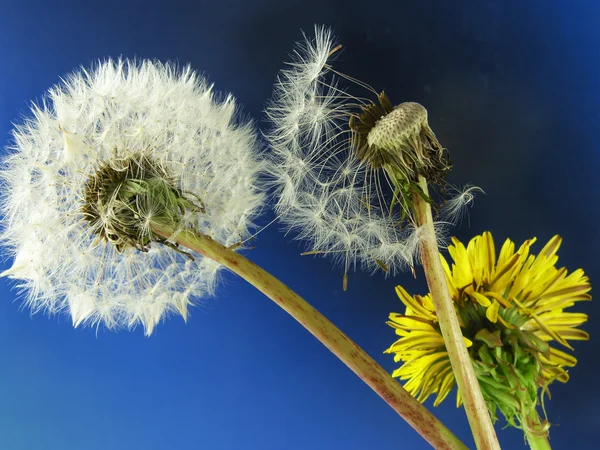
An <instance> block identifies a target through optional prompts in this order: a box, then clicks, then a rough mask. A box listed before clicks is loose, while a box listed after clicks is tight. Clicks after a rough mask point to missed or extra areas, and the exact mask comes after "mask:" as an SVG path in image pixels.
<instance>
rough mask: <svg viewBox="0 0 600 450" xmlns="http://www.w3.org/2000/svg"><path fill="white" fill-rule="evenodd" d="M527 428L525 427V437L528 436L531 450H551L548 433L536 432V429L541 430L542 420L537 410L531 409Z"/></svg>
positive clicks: (545, 431) (544, 431)
mask: <svg viewBox="0 0 600 450" xmlns="http://www.w3.org/2000/svg"><path fill="white" fill-rule="evenodd" d="M527 422H528V423H527V426H525V427H523V429H524V431H525V436H527V443H528V444H529V448H531V450H551V448H552V447H550V442H549V441H548V431H547V430H543V431H541V432H536V429H540V428H542V427H541V420H540V416H539V415H538V413H537V411H536V410H535V408H532V409H531V412H530V413H529V417H528V418H527Z"/></svg>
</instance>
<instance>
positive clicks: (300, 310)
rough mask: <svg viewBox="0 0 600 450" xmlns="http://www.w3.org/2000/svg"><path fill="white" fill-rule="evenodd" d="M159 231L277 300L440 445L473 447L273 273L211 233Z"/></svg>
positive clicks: (433, 441)
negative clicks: (222, 266)
mask: <svg viewBox="0 0 600 450" xmlns="http://www.w3.org/2000/svg"><path fill="white" fill-rule="evenodd" d="M153 231H154V232H155V233H157V234H159V235H160V236H162V237H164V238H167V239H170V240H172V241H174V242H177V243H178V244H179V245H182V246H184V247H187V248H189V249H191V250H194V251H196V252H198V253H199V254H201V255H203V256H205V257H207V258H210V259H212V260H214V261H216V262H218V263H220V264H222V265H224V266H225V267H227V268H228V269H230V270H231V271H232V272H234V273H236V274H237V275H239V276H241V277H242V278H244V279H245V280H246V281H248V282H249V283H250V284H252V285H253V286H254V287H256V288H257V289H258V290H259V291H261V292H262V293H263V294H265V295H266V296H267V297H269V298H270V299H271V300H273V301H274V302H275V303H277V304H278V305H279V306H280V307H281V308H283V309H284V310H285V311H286V312H287V313H288V314H290V315H291V316H292V317H293V318H294V319H296V320H297V321H298V322H300V324H302V326H304V328H306V329H307V330H308V331H310V332H311V333H312V334H313V336H315V337H316V338H317V339H318V340H319V341H321V342H322V343H323V344H324V345H325V346H326V347H327V348H328V349H329V350H331V351H332V352H333V353H334V354H335V355H336V356H337V357H338V358H339V359H341V360H342V361H343V362H344V363H345V364H346V365H347V366H348V367H349V368H350V369H352V371H353V372H354V373H356V374H357V375H358V376H359V377H360V378H361V379H362V380H363V381H364V382H365V383H367V385H369V387H371V389H373V390H374V391H375V392H376V393H377V394H379V396H380V397H381V398H383V399H384V400H385V401H386V402H387V403H388V405H390V406H391V407H392V408H393V409H394V410H395V411H396V412H397V413H398V414H399V415H400V416H401V417H402V418H404V420H406V421H407V422H408V423H409V424H410V425H411V426H412V427H413V428H414V429H415V430H416V431H417V432H418V433H419V434H420V435H421V436H423V437H424V438H425V440H427V442H429V443H430V444H431V445H432V446H433V447H434V448H436V449H466V448H467V447H466V446H465V445H464V444H463V443H462V442H461V441H460V440H459V439H458V438H457V437H456V436H455V435H454V434H452V432H451V431H450V430H448V429H447V428H446V427H445V426H444V425H443V424H442V423H441V422H440V421H439V420H438V419H437V418H436V417H435V416H434V415H433V414H431V413H430V412H429V411H428V410H427V409H426V408H425V407H424V406H423V405H421V404H420V403H419V402H418V401H416V400H415V399H414V398H413V397H412V396H411V395H410V394H409V393H408V392H407V391H406V390H405V389H404V388H403V387H402V386H401V385H400V384H399V383H397V382H396V381H395V380H394V379H393V378H392V377H391V376H390V375H389V374H388V373H387V372H386V371H385V370H384V369H383V367H381V366H380V365H379V364H377V363H376V362H375V361H374V360H373V359H372V358H371V357H370V356H369V355H368V354H367V353H365V351H364V350H362V349H361V348H360V347H359V346H358V345H356V344H355V343H354V342H353V341H352V340H350V338H348V336H346V335H345V334H344V333H342V332H341V331H340V330H339V329H338V328H337V327H336V326H335V325H333V324H332V323H331V322H330V321H329V320H327V319H326V318H325V317H324V316H323V315H322V314H321V313H319V312H318V311H317V310H316V309H315V308H313V307H312V306H311V305H310V304H308V303H307V302H306V301H305V300H304V299H302V298H301V297H300V296H299V295H298V294H296V293H295V292H294V291H292V290H291V289H290V288H289V287H287V286H286V285H285V284H283V283H282V282H281V281H279V280H278V279H277V278H275V277H274V276H273V275H271V274H269V273H268V272H266V271H265V270H264V269H262V268H260V267H259V266H257V265H256V264H254V263H253V262H251V261H249V260H248V259H246V258H244V257H243V256H242V255H240V254H238V253H236V252H234V251H233V250H230V249H228V248H227V247H224V246H223V245H221V244H219V243H218V242H216V241H214V240H213V239H211V238H210V237H207V236H204V235H201V234H199V233H196V232H194V231H191V230H184V231H180V232H178V233H177V234H174V231H173V229H170V228H169V227H164V226H163V227H159V226H154V227H153Z"/></svg>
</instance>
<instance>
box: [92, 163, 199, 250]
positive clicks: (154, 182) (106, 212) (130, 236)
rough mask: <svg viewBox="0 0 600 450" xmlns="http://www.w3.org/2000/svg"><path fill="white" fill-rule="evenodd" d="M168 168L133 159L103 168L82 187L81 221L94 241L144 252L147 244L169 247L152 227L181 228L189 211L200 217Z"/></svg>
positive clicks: (195, 205)
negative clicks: (82, 218)
mask: <svg viewBox="0 0 600 450" xmlns="http://www.w3.org/2000/svg"><path fill="white" fill-rule="evenodd" d="M177 184H178V183H177V181H176V180H175V178H174V177H173V176H171V175H170V174H169V171H168V170H167V168H166V167H165V166H164V165H162V164H159V163H158V162H156V161H154V160H153V159H152V158H150V157H149V156H147V155H143V154H141V153H140V154H134V155H132V156H129V157H127V158H124V159H118V158H115V159H111V160H110V161H108V162H104V163H102V164H101V165H100V166H99V167H98V168H97V170H96V171H95V172H94V173H93V174H92V175H90V177H89V178H88V180H87V182H86V184H85V187H84V204H83V207H82V211H83V215H84V218H85V220H86V221H87V222H88V224H89V226H90V227H91V228H92V230H93V232H94V233H95V234H96V235H97V237H98V239H100V240H104V241H106V242H109V243H111V244H113V245H114V246H115V247H116V249H117V251H118V252H119V253H121V252H123V251H124V250H125V249H127V248H136V249H138V250H140V251H144V252H145V251H148V249H149V248H150V243H151V242H153V241H155V242H161V243H164V244H166V243H167V242H166V241H165V240H164V239H163V238H161V237H160V236H158V235H157V234H155V233H154V232H153V230H152V226H153V225H161V224H162V225H180V224H181V222H182V219H183V216H184V214H185V212H186V211H187V210H190V211H193V212H204V208H203V206H202V203H201V201H200V199H197V201H198V202H199V203H200V204H199V205H197V204H195V203H193V202H192V201H191V200H189V199H188V198H187V197H186V196H185V195H184V193H183V192H182V191H181V189H179V188H178V187H177Z"/></svg>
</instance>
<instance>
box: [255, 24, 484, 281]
mask: <svg viewBox="0 0 600 450" xmlns="http://www.w3.org/2000/svg"><path fill="white" fill-rule="evenodd" d="M338 49H339V47H336V46H335V44H334V41H333V38H332V35H331V32H330V31H329V30H327V29H324V28H320V27H317V28H316V36H315V38H314V40H309V39H307V40H306V41H305V42H303V43H301V44H300V45H299V47H298V49H297V50H296V52H295V53H294V61H293V62H292V63H291V68H289V69H286V70H283V71H282V72H281V73H280V75H279V78H278V82H277V84H276V87H275V93H274V96H273V100H272V102H271V106H270V107H269V108H268V110H267V114H268V116H269V118H270V120H271V122H272V124H273V129H272V130H271V131H270V133H268V136H267V137H268V139H269V142H270V144H271V147H272V150H273V151H272V155H273V157H272V165H271V166H270V172H271V176H272V179H273V184H274V186H275V188H276V189H277V204H276V209H277V211H278V212H279V214H280V217H281V220H282V222H283V223H285V224H287V225H288V227H289V229H290V230H296V231H298V238H299V239H302V240H306V241H308V243H309V249H308V250H309V251H308V252H307V253H311V254H320V255H328V256H331V257H332V258H333V259H334V260H335V261H336V262H342V263H343V265H344V268H345V272H346V273H347V272H348V270H350V269H351V268H355V267H356V265H357V264H359V263H360V264H361V265H362V267H363V268H365V269H367V270H377V269H383V270H384V271H386V272H389V273H391V274H395V273H396V272H397V271H399V270H402V269H404V268H407V267H409V268H412V267H413V266H414V265H415V259H416V256H417V254H418V242H419V238H420V235H421V236H422V235H423V234H424V233H425V228H423V227H421V226H420V224H419V223H418V221H417V218H416V217H415V214H414V211H413V207H412V195H413V192H416V193H417V194H418V195H420V196H421V197H423V198H425V199H427V200H428V201H429V202H432V200H431V198H430V197H429V195H428V194H425V193H424V191H423V190H422V188H421V187H420V186H419V176H420V175H423V176H425V177H426V178H427V180H428V181H429V182H430V183H433V184H434V185H435V186H440V188H444V189H445V188H446V187H450V186H449V185H447V184H446V183H445V182H444V180H443V175H444V174H445V173H446V172H447V171H448V170H449V169H450V167H451V165H450V161H449V157H448V154H447V151H446V150H445V149H444V148H443V147H442V146H441V144H440V143H439V141H438V140H437V138H436V137H435V134H434V133H433V131H432V130H431V128H430V127H429V125H428V122H427V110H426V109H425V108H424V107H423V106H421V105H419V104H418V103H412V102H407V103H402V104H401V105H399V106H397V107H395V108H394V107H393V106H392V103H391V101H390V99H389V98H388V97H387V95H386V94H385V93H383V92H382V93H377V92H376V91H374V90H373V89H372V88H370V87H368V86H366V85H365V84H364V83H362V82H359V81H357V80H354V79H352V78H350V77H349V76H347V75H343V74H340V73H339V72H337V71H335V70H334V68H333V67H332V66H331V65H330V64H329V60H330V59H331V58H332V56H333V55H335V54H336V53H337V51H338ZM341 80H350V81H351V82H353V83H354V84H358V85H359V86H360V87H362V88H365V89H364V90H366V91H367V94H369V95H372V96H373V97H374V98H376V99H377V101H376V102H374V101H372V100H370V99H366V98H362V97H356V96H354V95H352V94H350V93H349V92H347V91H346V90H344V89H343V88H341V87H340V86H339V82H340V81H341ZM477 189H478V188H473V187H471V188H469V189H468V190H467V191H466V192H465V193H463V192H461V191H460V190H459V191H457V194H458V195H456V196H455V197H453V198H451V199H449V200H451V201H450V202H442V204H440V205H439V206H440V208H441V210H442V212H441V215H440V218H443V219H444V220H443V221H440V222H438V223H436V228H439V229H442V228H445V225H446V222H447V221H448V220H450V221H453V220H455V218H457V217H459V216H460V214H461V210H463V208H464V206H466V205H467V204H469V203H470V202H471V201H472V199H473V193H474V191H475V190H477ZM438 239H440V240H441V241H443V233H438Z"/></svg>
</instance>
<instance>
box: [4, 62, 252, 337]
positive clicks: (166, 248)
mask: <svg viewBox="0 0 600 450" xmlns="http://www.w3.org/2000/svg"><path fill="white" fill-rule="evenodd" d="M235 111H236V104H235V101H234V99H233V97H231V96H226V97H225V98H224V100H223V101H222V102H219V101H217V100H216V96H215V94H214V93H213V88H212V86H211V85H209V84H207V82H206V80H204V79H202V78H201V77H199V76H198V75H197V74H195V73H194V72H193V71H192V70H191V69H190V68H189V67H185V68H183V69H182V70H178V69H177V68H176V67H175V66H173V65H171V64H160V63H158V62H150V61H142V62H134V61H128V60H118V61H113V60H106V61H104V62H101V63H99V64H98V65H97V66H96V67H95V68H94V69H93V70H91V71H88V70H83V69H82V70H80V71H78V72H76V73H73V74H71V75H70V76H68V77H67V78H66V79H65V80H64V81H63V82H62V83H61V84H60V85H57V86H54V87H53V88H51V89H50V90H49V92H48V94H47V96H46V97H45V98H44V100H43V102H42V104H41V105H39V106H37V105H34V106H33V107H32V116H31V117H30V118H28V119H26V120H25V121H24V122H23V123H22V124H21V125H18V126H17V127H16V129H15V131H14V143H13V145H12V146H11V147H10V148H9V149H8V150H9V154H8V156H6V157H5V160H4V168H3V169H2V172H1V174H0V176H1V178H2V180H3V184H4V195H3V199H2V213H3V215H4V228H3V230H2V234H1V239H2V241H3V243H4V244H5V246H6V247H7V248H8V249H9V251H10V252H11V253H12V254H13V256H14V263H13V265H12V267H11V268H10V269H8V270H6V271H4V272H3V273H2V275H4V276H8V277H11V278H14V279H16V280H18V284H17V286H18V288H19V289H21V290H22V291H23V292H24V293H25V303H26V305H27V306H29V307H30V308H31V310H32V311H33V312H38V311H45V312H48V313H51V314H54V313H60V312H67V313H69V314H70V315H71V317H72V320H73V324H74V325H75V326H77V325H80V324H90V325H99V324H103V325H105V326H106V327H108V328H116V327H129V328H132V327H135V326H136V325H138V324H141V325H143V327H144V329H145V332H146V334H148V335H149V334H151V333H152V331H153V329H154V327H155V325H156V324H157V323H159V322H160V321H161V320H162V319H163V318H164V317H165V316H166V315H168V314H169V313H176V314H180V315H181V316H183V318H184V319H185V318H186V317H187V314H188V307H189V305H190V304H191V303H193V302H194V301H195V299H198V298H200V297H202V296H205V295H208V294H210V293H211V292H212V291H213V290H214V288H215V283H216V277H217V272H218V270H219V268H220V266H219V265H218V264H216V263H215V262H214V261H212V260H210V259H207V258H203V257H202V256H199V255H194V256H192V255H191V254H189V253H187V254H186V253H184V252H182V251H178V249H177V246H176V245H174V244H169V242H168V241H167V240H165V239H163V238H160V237H159V236H157V235H156V234H155V233H153V231H152V230H151V228H150V223H152V222H153V221H156V220H159V221H160V220H162V221H171V222H173V221H176V222H177V226H178V227H179V228H185V227H191V226H193V227H194V228H195V229H197V230H199V231H200V232H202V233H203V234H206V235H208V236H211V237H213V238H214V239H216V240H217V241H218V242H221V243H222V244H223V245H226V246H227V245H232V244H234V243H235V242H237V241H239V240H240V239H243V238H244V237H246V236H247V235H248V233H249V228H250V227H251V225H252V224H251V219H252V218H253V216H254V215H255V214H256V213H257V211H258V210H259V208H260V207H261V206H262V205H263V194H262V193H261V192H260V190H259V188H258V186H257V176H258V173H259V170H260V168H261V163H260V162H259V160H258V158H257V156H256V153H257V152H256V133H255V131H254V129H253V127H252V126H251V124H250V123H247V122H241V123H238V122H237V121H236V117H235ZM157 196H163V197H165V198H166V199H167V200H168V202H167V203H170V204H167V206H166V207H165V203H164V202H157V201H156V197H157ZM153 242H157V245H152V243H153ZM159 243H161V244H166V245H160V244H159ZM140 250H141V251H140Z"/></svg>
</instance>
